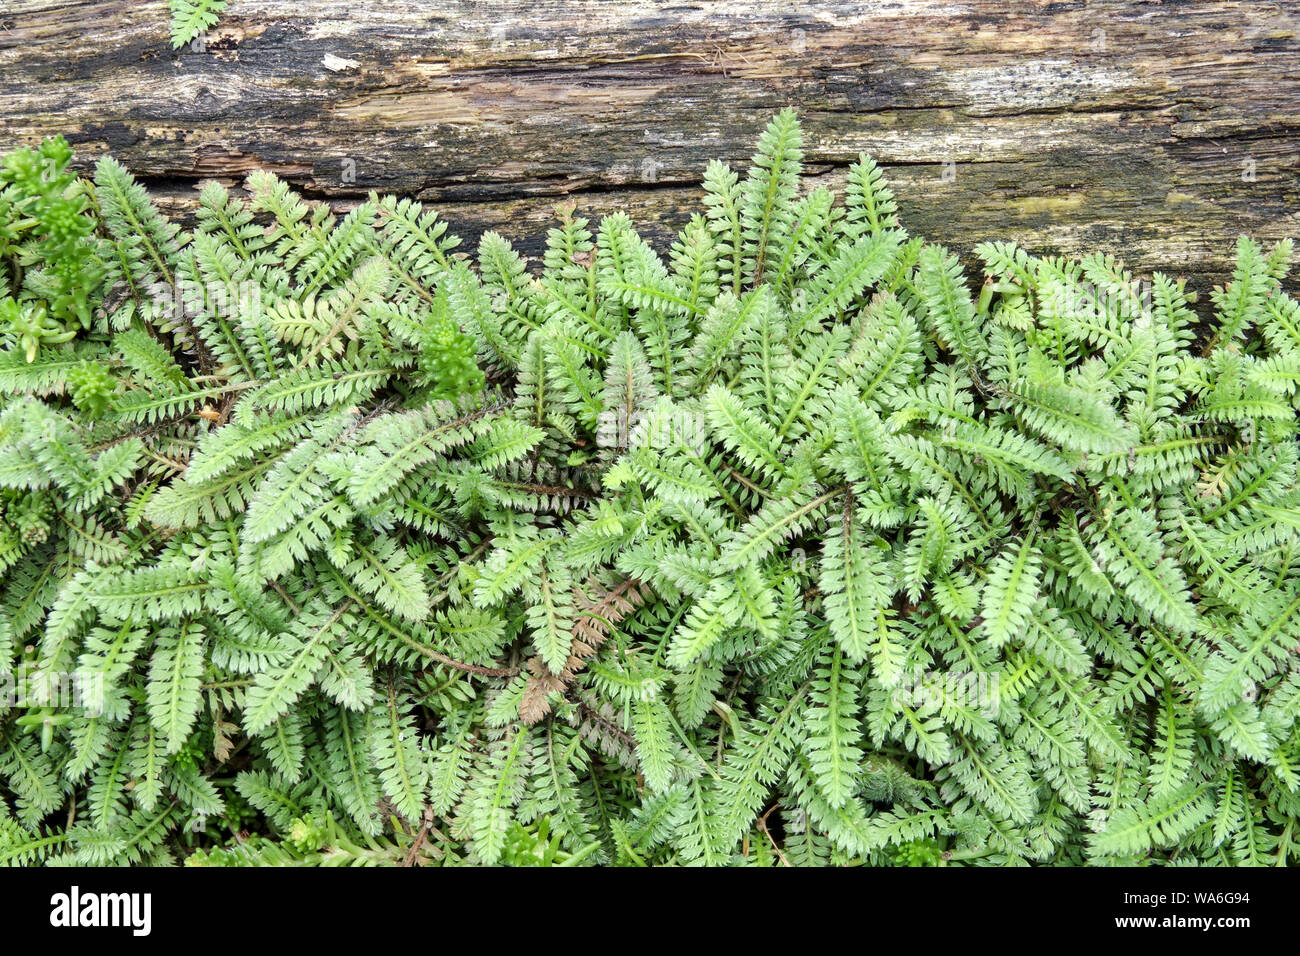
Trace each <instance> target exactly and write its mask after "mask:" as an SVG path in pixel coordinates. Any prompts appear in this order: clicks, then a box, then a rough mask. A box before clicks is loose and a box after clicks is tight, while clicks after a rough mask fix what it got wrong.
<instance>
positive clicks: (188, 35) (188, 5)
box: [168, 0, 226, 49]
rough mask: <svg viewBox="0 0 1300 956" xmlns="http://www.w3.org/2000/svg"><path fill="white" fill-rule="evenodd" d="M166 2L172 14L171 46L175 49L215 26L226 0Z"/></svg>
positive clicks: (173, 0)
mask: <svg viewBox="0 0 1300 956" xmlns="http://www.w3.org/2000/svg"><path fill="white" fill-rule="evenodd" d="M168 4H169V6H170V7H171V14H172V23H171V32H172V46H173V47H174V48H176V49H179V48H180V47H183V46H184V45H185V44H187V43H189V42H190V41H191V40H193V39H194V38H195V37H196V36H198V35H199V34H200V33H203V32H204V31H205V30H210V29H211V28H212V27H213V26H215V25H216V23H217V19H218V18H219V17H220V16H221V11H223V10H224V9H225V8H226V0H168Z"/></svg>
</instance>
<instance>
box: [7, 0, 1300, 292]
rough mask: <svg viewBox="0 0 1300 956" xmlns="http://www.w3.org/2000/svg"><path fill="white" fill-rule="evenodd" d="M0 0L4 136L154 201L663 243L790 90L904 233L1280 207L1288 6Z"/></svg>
mask: <svg viewBox="0 0 1300 956" xmlns="http://www.w3.org/2000/svg"><path fill="white" fill-rule="evenodd" d="M166 7H167V4H166V3H165V0H148V2H139V0H84V2H72V0H62V2H60V0H2V2H0V118H2V119H3V121H4V123H3V126H4V128H3V130H2V131H0V148H6V149H7V148H10V147H12V146H13V145H16V144H18V143H31V142H34V141H36V140H38V139H39V138H40V137H42V136H45V135H48V134H52V133H56V132H63V133H65V134H66V135H67V136H68V138H69V139H70V140H72V141H74V142H75V143H76V144H77V145H78V149H79V151H80V154H81V155H82V156H83V157H85V158H87V159H90V158H93V157H95V156H97V155H99V154H101V153H103V152H105V151H111V152H113V153H114V154H116V155H117V156H118V157H119V158H120V159H121V160H122V161H123V162H124V163H125V164H126V165H127V166H128V168H130V169H131V170H132V171H133V172H135V173H136V174H137V175H139V176H140V177H142V178H143V179H144V180H145V181H146V182H147V183H148V184H149V185H150V187H151V188H153V189H155V190H156V191H159V192H160V193H161V194H162V195H164V196H165V197H166V199H167V202H168V203H169V204H170V205H172V206H174V207H176V208H179V209H182V210H183V209H185V208H191V207H192V205H193V203H194V201H195V198H196V196H197V192H196V190H195V188H194V187H195V185H196V184H197V183H198V182H200V181H201V180H203V179H206V178H221V179H225V180H227V181H229V182H231V183H234V182H238V181H240V180H242V177H243V175H244V174H245V173H247V171H248V170H250V169H253V168H256V167H266V168H269V169H272V170H274V171H276V172H278V173H279V174H280V175H282V176H284V177H285V178H287V179H289V180H290V181H292V182H293V183H294V184H295V185H297V186H299V187H300V188H302V189H303V190H305V191H306V192H307V193H308V194H309V195H311V196H314V197H317V198H328V199H330V200H331V201H335V202H337V203H339V204H340V205H342V206H346V205H347V204H348V203H349V202H355V201H356V199H357V198H358V197H359V196H362V195H364V194H365V193H367V192H368V191H369V190H371V189H375V190H378V191H380V192H396V193H400V194H404V195H413V196H418V197H420V198H421V199H424V200H426V201H428V202H430V203H431V204H433V205H435V206H437V207H438V208H439V209H440V210H441V211H442V212H443V213H444V215H445V216H446V217H447V218H448V219H450V220H451V221H452V223H453V225H454V227H455V229H456V230H457V231H458V232H459V233H460V234H461V235H462V236H464V237H465V238H466V239H468V240H471V241H472V240H473V239H474V238H475V237H476V236H477V235H478V234H479V233H480V232H481V231H482V230H484V229H486V228H496V229H499V230H500V231H502V232H503V233H504V234H506V235H507V236H509V237H511V238H514V239H520V240H524V241H523V242H521V245H522V246H523V247H524V248H525V249H527V250H529V251H536V249H537V248H538V247H539V240H541V239H542V238H543V237H544V234H545V227H546V224H547V221H548V219H549V217H550V215H551V210H552V207H553V206H554V204H555V203H556V202H557V201H560V200H563V199H565V198H572V199H574V200H575V201H576V203H577V205H578V207H579V209H580V210H581V211H585V213H586V214H588V215H591V216H593V217H595V216H599V215H601V214H604V213H606V212H608V211H611V210H613V209H616V208H625V209H627V210H628V212H629V213H630V214H631V215H632V216H633V218H634V219H635V220H636V221H637V222H638V223H639V224H640V225H641V226H642V227H643V228H644V230H645V231H646V232H647V233H649V234H651V235H653V236H654V237H655V238H656V239H659V240H663V239H665V238H666V237H667V236H668V235H669V234H670V232H671V231H672V230H674V229H675V228H676V227H678V226H679V225H680V224H681V223H682V222H683V221H684V219H685V217H686V215H687V214H688V213H689V212H690V211H691V210H693V209H695V208H697V206H698V196H699V189H698V184H699V180H700V176H701V174H702V172H703V169H704V166H705V163H706V162H707V160H708V159H709V158H711V157H714V156H718V157H720V158H723V159H725V160H728V161H729V162H732V163H733V164H735V165H740V166H743V165H745V163H746V161H747V158H748V153H749V151H750V149H751V147H752V144H753V142H754V140H755V138H756V136H757V134H758V132H759V131H760V129H761V128H762V125H763V123H764V122H765V121H766V120H767V118H768V117H769V116H770V115H771V114H772V113H773V112H774V111H775V110H776V109H778V108H780V107H782V106H784V105H787V104H794V105H795V106H797V107H798V108H799V110H800V112H801V115H802V118H803V120H804V124H805V131H806V137H805V146H806V157H807V164H808V167H809V169H810V171H811V172H812V173H813V174H814V177H813V178H814V181H819V182H824V183H826V184H828V185H830V186H832V187H836V186H838V185H839V184H840V183H842V181H843V176H844V171H845V169H846V167H847V165H848V164H849V163H850V162H852V161H853V160H854V159H855V158H856V156H857V154H858V153H859V152H860V151H868V152H870V153H872V154H873V155H874V156H876V157H877V159H878V160H879V161H880V162H881V163H882V164H883V165H884V166H885V167H886V169H887V171H888V174H889V176H890V179H891V181H892V182H893V183H894V184H895V187H896V191H897V192H898V193H899V196H900V200H901V201H902V203H903V208H904V213H905V215H904V221H905V224H906V225H907V226H908V227H909V228H910V229H911V230H912V231H913V232H915V233H922V234H925V235H927V236H929V237H931V238H934V239H938V240H941V241H943V242H946V243H949V244H950V245H952V246H954V247H955V248H958V249H960V250H963V251H968V250H969V248H970V247H971V246H972V245H974V244H975V243H976V242H978V241H981V240H983V239H988V238H1012V237H1014V238H1017V239H1018V240H1020V241H1021V243H1022V244H1023V245H1025V246H1027V247H1028V248H1030V249H1031V250H1033V251H1037V252H1057V251H1059V252H1061V253H1066V254H1069V253H1074V252H1076V251H1078V250H1080V249H1085V248H1094V247H1100V248H1103V249H1107V250H1109V251H1113V252H1115V253H1117V254H1121V255H1123V257H1124V258H1125V259H1126V261H1127V262H1128V263H1129V264H1130V265H1131V266H1132V267H1134V268H1136V269H1140V270H1142V271H1149V270H1151V269H1156V268H1159V269H1163V270H1165V271H1167V272H1170V273H1173V274H1186V275H1189V276H1191V277H1192V281H1193V284H1194V285H1195V286H1202V287H1203V286H1204V285H1206V284H1207V283H1208V282H1210V281H1220V280H1221V279H1222V278H1223V273H1224V272H1225V269H1226V264H1227V262H1228V259H1229V257H1230V255H1231V250H1232V246H1233V243H1234V241H1235V238H1236V236H1237V235H1238V234H1239V233H1241V232H1249V233H1251V234H1253V235H1255V236H1256V237H1258V238H1260V239H1261V240H1275V239H1278V238H1281V237H1283V236H1286V235H1295V234H1297V233H1300V218H1298V217H1297V213H1300V204H1298V203H1297V196H1298V194H1300V185H1298V183H1297V178H1296V174H1297V170H1298V169H1300V159H1298V157H1297V137H1296V134H1297V130H1298V129H1300V42H1298V41H1297V29H1300V27H1298V23H1300V4H1298V3H1269V2H1248V0H1243V2H1239V3H1224V2H1220V3H1198V2H1192V3H1155V2H1119V0H1114V2H1098V3H1066V2H1056V3H1036V2H1015V3H1002V2H983V0H973V2H960V0H947V2H942V0H941V2H929V0H898V2H888V3H849V2H831V0H815V2H799V3H795V2H790V0H779V2H763V0H748V2H735V0H723V2H717V3H681V2H676V3H673V2H668V3H654V2H645V0H616V2H596V0H583V2H567V3H560V2H551V0H523V2H516V0H479V2H467V0H426V2H416V0H306V2H298V3H287V2H283V0H231V2H230V5H229V7H228V9H227V11H226V13H225V15H224V16H223V19H222V22H221V24H220V25H219V27H218V28H216V29H215V30H214V31H213V32H212V33H211V34H209V35H208V37H207V38H206V43H205V45H204V46H203V48H202V49H185V50H183V51H181V52H179V53H175V52H173V51H172V50H171V46H170V43H169V41H168V38H167V22H168V16H167V9H166Z"/></svg>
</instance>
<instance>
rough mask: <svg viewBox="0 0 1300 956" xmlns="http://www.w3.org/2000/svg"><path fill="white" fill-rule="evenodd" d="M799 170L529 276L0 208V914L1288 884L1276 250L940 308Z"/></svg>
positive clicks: (746, 179) (1291, 587) (762, 172)
mask: <svg viewBox="0 0 1300 956" xmlns="http://www.w3.org/2000/svg"><path fill="white" fill-rule="evenodd" d="M217 6H219V4H211V3H209V4H200V3H177V4H174V7H176V8H177V9H178V11H179V16H181V17H182V18H183V19H184V22H185V23H187V24H189V26H187V27H186V28H185V30H186V31H188V30H190V29H202V28H203V27H202V25H206V24H207V23H208V20H207V19H206V18H207V17H208V16H209V15H210V14H211V13H212V12H213V11H214V10H215V9H216V7H217ZM195 24H200V26H198V27H195V26H194V25H195ZM181 35H184V32H182V33H178V36H181ZM802 155H803V154H802V143H801V133H800V129H799V124H798V122H797V119H796V117H795V116H794V114H793V113H791V112H788V111H787V112H784V113H782V114H780V115H779V116H777V117H776V118H775V119H774V120H773V121H772V123H771V124H770V125H769V127H768V129H767V130H766V132H765V133H764V134H763V136H762V138H761V140H760V143H759V146H758V151H757V154H756V155H755V157H754V160H753V163H752V164H751V166H750V167H749V169H748V171H747V172H746V173H744V174H743V175H742V174H740V173H737V172H734V171H732V170H730V169H728V168H726V167H725V166H723V165H722V164H720V163H715V164H713V165H711V166H710V167H709V169H708V171H707V173H706V175H705V185H704V193H705V197H704V203H703V210H702V212H701V213H699V214H698V215H696V216H694V217H693V218H692V219H691V220H690V221H689V223H688V224H687V226H686V227H685V228H684V229H683V231H682V233H681V235H680V237H679V238H678V240H677V241H676V242H675V243H674V244H672V246H671V248H669V249H667V250H664V252H663V253H661V252H660V251H657V250H656V249H655V248H654V247H653V246H651V245H650V244H649V243H648V242H646V241H645V240H643V239H642V238H641V237H640V236H639V235H638V234H637V233H636V231H635V229H634V228H633V226H632V223H631V221H630V220H629V219H628V218H627V217H626V216H622V215H612V216H609V217H607V218H606V219H604V220H603V221H602V222H600V223H591V222H589V221H588V220H586V219H584V218H582V217H581V216H578V215H577V214H576V213H575V212H574V211H573V210H572V209H566V210H562V211H561V218H560V220H559V221H558V223H557V224H556V226H555V227H554V228H553V229H552V230H551V231H550V233H549V236H548V239H547V246H546V250H545V253H544V255H543V256H542V259H541V261H540V262H537V263H534V262H528V261H526V260H525V259H524V258H523V257H521V256H520V255H518V254H517V253H516V252H515V251H514V250H513V249H511V247H510V245H509V244H508V243H507V242H506V241H505V240H504V239H503V238H501V237H500V236H498V235H496V234H493V233H489V234H487V235H486V236H484V237H483V239H482V240H481V242H480V243H479V247H478V251H477V257H475V258H471V257H470V256H468V255H466V254H465V253H463V252H461V251H458V242H457V240H455V239H454V237H452V236H451V235H450V234H449V233H448V231H447V226H446V224H445V223H444V222H443V221H442V220H440V219H439V218H438V216H437V215H436V214H435V213H434V212H432V211H430V210H425V209H423V208H421V207H420V206H419V205H418V204H415V203H412V202H410V201H408V200H401V201H398V200H395V199H392V198H381V197H378V196H373V197H371V198H370V199H369V200H368V201H367V202H365V203H362V204H361V205H360V206H358V207H357V208H356V209H354V210H352V211H351V212H349V213H347V215H344V216H336V215H335V214H334V213H332V212H331V210H330V209H329V208H328V207H326V206H323V205H316V204H312V203H309V202H307V201H305V200H303V199H302V198H301V197H299V196H298V195H296V194H295V193H294V192H293V190H292V189H290V188H289V186H288V185H287V184H285V183H284V182H282V181H280V180H278V179H276V178H275V177H273V176H271V175H269V174H265V173H255V174H254V175H253V176H251V177H250V179H249V181H248V183H247V193H246V195H245V194H236V193H233V192H230V191H228V190H226V189H225V188H223V187H221V186H219V185H215V184H212V185H208V186H207V187H206V188H205V189H204V190H203V192H202V194H201V200H200V208H199V212H198V215H197V217H196V220H195V225H194V227H193V228H192V229H182V228H180V227H178V226H177V225H175V224H173V223H170V222H169V221H168V220H167V218H166V217H164V216H163V215H162V214H161V213H159V212H158V210H157V209H156V208H155V207H154V206H153V204H152V203H151V201H150V199H149V197H148V196H147V195H146V193H145V192H144V190H143V189H141V188H140V187H139V186H138V185H137V184H136V183H135V182H134V181H133V180H132V179H131V177H130V175H129V174H128V173H127V172H126V171H125V170H124V169H123V168H122V167H121V166H119V165H118V164H116V163H114V162H113V161H112V160H104V161H102V162H101V163H100V164H99V166H98V167H97V169H96V172H95V174H94V176H93V178H90V179H79V178H77V177H75V176H73V175H72V174H70V173H68V172H66V167H67V162H68V156H69V153H68V150H67V148H66V146H65V145H63V144H61V143H59V142H57V141H55V142H51V143H49V144H46V145H45V146H44V147H42V148H41V149H40V150H28V151H20V152H19V153H16V154H14V155H13V156H11V157H10V158H9V159H8V160H6V161H5V164H4V166H3V167H0V253H3V255H0V688H3V689H4V690H5V691H6V694H5V696H4V697H3V699H0V860H4V861H6V862H9V863H14V864H18V865H31V864H41V863H49V864H53V863H82V864H96V865H99V864H105V865H112V864H134V863H163V862H186V863H189V864H191V865H259V864H262V865H266V864H269V865H290V864H292V865H341V864H347V865H353V864H373V865H397V864H403V863H406V864H409V863H421V864H457V863H473V864H512V865H561V864H563V865H578V864H589V863H608V864H620V865H668V864H700V865H722V864H730V863H769V864H797V865H825V864H853V863H857V864H864V863H865V864H869V865H936V864H937V865H945V864H947V865H955V864H959V863H960V864H967V865H970V864H976V865H979V864H990V865H1003V864H1015V863H1034V864H1055V865H1079V864H1098V865H1109V864H1138V863H1141V864H1181V863H1200V864H1209V865H1246V864H1256V863H1275V864H1282V865H1286V864H1289V863H1290V862H1292V861H1293V859H1294V857H1295V853H1296V850H1295V846H1296V841H1295V839H1294V833H1295V829H1296V825H1297V822H1298V820H1300V723H1298V722H1297V719H1298V718H1300V678H1298V677H1297V671H1296V669H1295V666H1294V665H1295V660H1296V647H1297V644H1298V642H1300V566H1298V565H1297V562H1296V556H1297V554H1300V537H1298V535H1300V474H1298V472H1300V449H1298V448H1297V428H1296V412H1297V408H1300V388H1297V383H1300V306H1297V304H1296V302H1295V301H1294V300H1293V299H1292V298H1291V297H1290V296H1289V295H1288V294H1287V292H1286V291H1285V288H1284V280H1285V278H1286V263H1287V261H1288V259H1289V255H1290V251H1291V250H1290V246H1289V244H1285V243H1284V244H1282V245H1280V246H1279V247H1277V248H1275V249H1271V250H1266V249H1262V248H1261V247H1259V246H1258V245H1257V244H1255V243H1253V242H1251V241H1250V240H1248V239H1243V240H1242V241H1241V243H1240V244H1239V245H1238V249H1237V266H1236V270H1235V272H1234V274H1233V276H1232V278H1231V280H1230V281H1229V282H1227V283H1226V284H1225V286H1224V287H1223V288H1221V289H1216V290H1215V291H1214V293H1213V294H1212V295H1211V296H1210V297H1209V299H1208V302H1207V304H1206V306H1205V307H1204V308H1201V309H1200V310H1199V311H1198V309H1197V308H1196V303H1195V301H1194V298H1193V296H1192V295H1191V293H1190V292H1189V291H1188V290H1187V289H1186V288H1185V286H1184V284H1183V283H1182V282H1181V281H1178V280H1173V279H1170V278H1167V277H1165V276H1160V275H1157V276H1155V277H1154V278H1153V280H1152V281H1151V282H1150V283H1145V282H1143V281H1142V280H1140V279H1137V278H1134V277H1133V276H1132V275H1131V274H1130V273H1128V272H1127V271H1126V270H1125V269H1124V267H1123V265H1122V264H1121V263H1119V262H1118V261H1116V260H1115V259H1113V258H1111V257H1109V256H1105V255H1093V256H1088V257H1086V258H1084V259H1083V260H1081V261H1067V260H1063V259H1058V258H1050V257H1039V256H1034V255H1030V254H1029V253H1028V252H1026V251H1025V250H1022V249H1020V248H1018V247H1016V246H1014V245H1011V244H1008V243H989V244H985V245H982V246H980V247H979V248H978V249H977V250H976V253H977V255H978V256H979V258H980V259H981V260H982V261H983V268H984V273H985V275H984V277H983V284H982V286H980V285H979V284H978V282H974V283H973V282H972V281H971V280H972V277H971V276H969V275H968V274H967V273H966V271H965V270H964V268H963V266H962V260H961V259H960V258H959V257H958V255H957V254H955V253H954V252H952V251H950V250H948V249H945V248H942V247H940V246H937V245H933V244H930V243H928V242H926V241H924V240H923V239H920V238H914V237H910V236H909V235H908V234H907V233H906V231H905V229H904V226H903V222H904V221H905V218H906V217H905V212H900V210H899V208H898V204H897V203H896V201H895V199H894V197H893V195H892V193H891V192H890V190H889V187H888V185H887V183H886V182H885V180H884V177H883V174H882V172H881V170H880V169H879V167H877V166H876V165H875V163H873V162H872V161H871V160H870V159H869V158H867V157H862V159H861V160H860V161H859V162H858V163H857V164H855V165H854V166H853V168H852V169H851V170H850V172H849V175H848V185H847V189H846V192H845V196H844V200H843V204H837V203H836V201H835V199H834V197H832V196H831V194H830V193H829V192H827V191H826V190H824V189H815V190H811V191H805V190H804V188H803V186H802V184H801V181H800V170H801V164H802ZM976 289H978V291H975V290H976Z"/></svg>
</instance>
